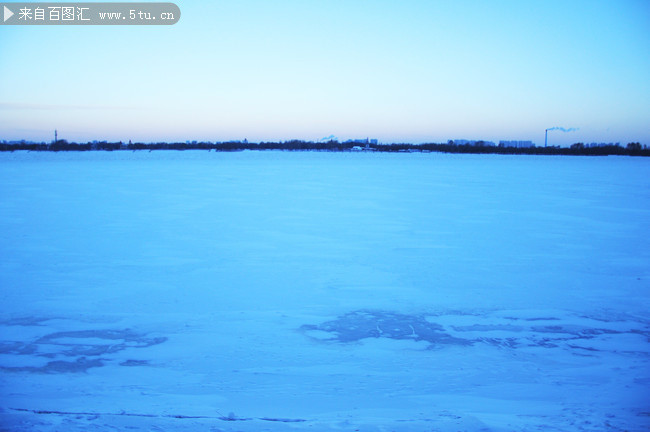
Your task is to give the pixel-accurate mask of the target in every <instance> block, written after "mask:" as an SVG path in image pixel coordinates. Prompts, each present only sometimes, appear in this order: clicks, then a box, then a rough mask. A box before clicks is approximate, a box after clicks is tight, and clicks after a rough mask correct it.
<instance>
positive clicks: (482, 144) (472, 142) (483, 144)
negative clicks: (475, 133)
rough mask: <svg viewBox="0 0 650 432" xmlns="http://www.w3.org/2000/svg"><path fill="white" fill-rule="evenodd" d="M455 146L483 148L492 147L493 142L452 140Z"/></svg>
mask: <svg viewBox="0 0 650 432" xmlns="http://www.w3.org/2000/svg"><path fill="white" fill-rule="evenodd" d="M453 143H454V144H455V145H471V146H484V147H494V146H496V144H494V142H493V141H484V140H466V139H455V140H453Z"/></svg>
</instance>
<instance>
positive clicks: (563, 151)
mask: <svg viewBox="0 0 650 432" xmlns="http://www.w3.org/2000/svg"><path fill="white" fill-rule="evenodd" d="M358 146H359V143H357V142H339V141H334V140H332V141H327V142H313V141H303V140H291V141H283V142H259V143H249V142H247V141H243V142H242V141H226V142H219V143H212V142H196V141H193V142H191V143H187V142H185V143H181V142H175V143H167V142H157V143H131V142H129V143H128V144H127V143H123V142H107V141H101V142H96V141H94V142H88V143H75V142H68V141H66V140H58V141H56V142H52V143H31V142H26V141H21V142H18V143H16V142H14V143H6V142H4V143H0V151H5V152H6V151H16V150H28V151H54V152H58V151H118V150H121V151H123V150H150V151H151V150H209V151H212V150H214V151H226V152H227V151H242V150H284V151H330V152H342V151H352V150H353V149H354V150H358V149H359V148H360V147H358ZM361 148H362V151H367V150H370V151H376V152H441V153H468V154H469V153H472V154H513V155H514V154H528V155H585V156H606V155H628V156H650V149H648V148H647V146H645V145H641V144H640V143H638V142H631V143H629V144H627V146H625V147H623V146H620V145H606V146H599V147H588V146H585V145H584V144H583V143H575V144H573V145H571V146H570V147H559V146H554V147H527V148H517V147H506V146H487V145H480V143H479V145H471V144H463V145H457V144H454V143H453V142H448V143H446V144H438V143H425V144H410V143H393V144H373V145H370V146H367V147H365V148H364V147H361Z"/></svg>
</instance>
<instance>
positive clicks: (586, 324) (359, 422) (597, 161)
mask: <svg viewBox="0 0 650 432" xmlns="http://www.w3.org/2000/svg"><path fill="white" fill-rule="evenodd" d="M649 173H650V160H648V159H643V158H629V157H593V158H586V157H534V156H496V155H485V156H481V155H444V154H435V153H430V154H367V153H312V152H308V153H307V152H306V153H288V152H241V153H214V152H205V151H186V152H175V151H162V152H155V151H154V152H112V153H109V152H107V153H100V152H91V153H56V154H55V153H33V152H32V153H27V152H15V153H4V154H0V224H1V225H2V229H1V230H0V254H1V255H0V258H1V259H0V386H1V399H0V430H3V431H5V430H6V431H12V432H13V431H37V432H41V431H95V430H97V431H100V430H101V431H104V430H116V431H123V430H133V431H189V430H192V431H212V432H215V431H265V430H268V431H354V430H359V431H431V430H435V431H458V430H467V431H479V430H484V431H534V430H540V431H542V430H543V431H553V430H557V431H602V430H612V431H621V430H628V431H641V430H647V429H648V428H650V390H649V389H650V344H649V337H650V312H649V310H648V308H649V306H650V241H648V239H649V238H650V229H649V225H648V224H649V222H650V176H649V175H648V174H649Z"/></svg>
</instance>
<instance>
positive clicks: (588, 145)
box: [585, 142, 621, 148]
mask: <svg viewBox="0 0 650 432" xmlns="http://www.w3.org/2000/svg"><path fill="white" fill-rule="evenodd" d="M614 146H615V147H620V146H621V143H620V142H617V143H604V142H601V143H595V142H593V143H589V144H585V147H589V148H594V147H614Z"/></svg>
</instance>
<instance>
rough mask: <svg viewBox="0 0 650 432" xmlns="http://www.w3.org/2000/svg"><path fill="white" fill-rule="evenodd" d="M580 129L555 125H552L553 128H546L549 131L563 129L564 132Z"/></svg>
mask: <svg viewBox="0 0 650 432" xmlns="http://www.w3.org/2000/svg"><path fill="white" fill-rule="evenodd" d="M578 129H579V128H569V129H566V128H563V127H559V126H555V127H552V128H548V129H546V130H547V131H552V130H559V131H562V132H574V131H577V130H578Z"/></svg>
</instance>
